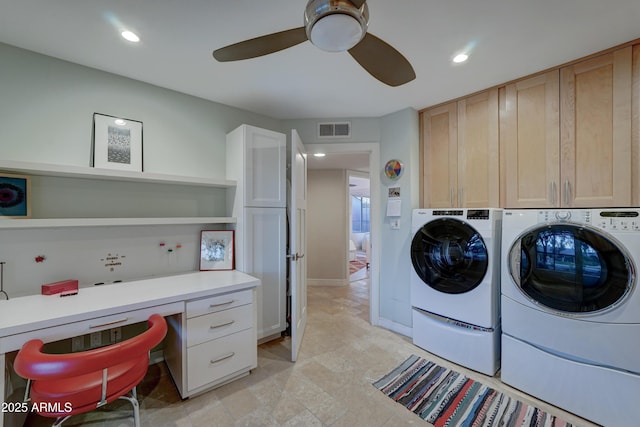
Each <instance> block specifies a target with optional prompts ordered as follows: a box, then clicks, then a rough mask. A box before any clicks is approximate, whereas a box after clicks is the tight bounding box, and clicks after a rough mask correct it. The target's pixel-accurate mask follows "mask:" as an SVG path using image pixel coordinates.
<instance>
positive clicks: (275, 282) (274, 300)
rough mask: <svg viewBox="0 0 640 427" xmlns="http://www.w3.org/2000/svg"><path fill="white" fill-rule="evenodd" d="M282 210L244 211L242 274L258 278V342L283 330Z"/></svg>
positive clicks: (283, 232) (283, 211)
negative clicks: (259, 282) (259, 283)
mask: <svg viewBox="0 0 640 427" xmlns="http://www.w3.org/2000/svg"><path fill="white" fill-rule="evenodd" d="M286 225H287V224H286V209H285V208H244V241H243V246H244V270H243V271H244V272H245V273H248V274H251V275H252V276H255V277H257V278H259V279H260V280H261V281H262V283H261V285H260V286H258V288H257V292H256V294H257V295H256V300H257V301H256V305H257V322H258V340H260V339H262V338H265V337H270V336H272V335H275V334H279V333H280V332H282V331H284V330H285V329H286V311H287V310H286V263H285V259H286V250H287V245H286V234H287V233H286Z"/></svg>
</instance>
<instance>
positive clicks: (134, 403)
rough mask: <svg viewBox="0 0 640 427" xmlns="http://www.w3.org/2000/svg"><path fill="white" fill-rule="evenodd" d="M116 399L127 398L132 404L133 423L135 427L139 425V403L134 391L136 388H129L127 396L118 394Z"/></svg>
mask: <svg viewBox="0 0 640 427" xmlns="http://www.w3.org/2000/svg"><path fill="white" fill-rule="evenodd" d="M118 399H124V400H128V401H129V402H130V403H131V405H132V406H133V425H134V426H135V427H140V404H139V403H138V394H137V393H136V388H135V387H134V388H132V389H131V397H129V396H126V395H125V396H120V397H119V398H118Z"/></svg>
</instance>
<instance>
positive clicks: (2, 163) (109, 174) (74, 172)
mask: <svg viewBox="0 0 640 427" xmlns="http://www.w3.org/2000/svg"><path fill="white" fill-rule="evenodd" d="M0 170H3V171H6V172H13V173H21V174H25V175H40V176H59V177H67V178H83V179H98V180H106V181H129V182H148V183H155V184H177V185H196V186H203V187H220V188H230V187H235V186H236V181H233V180H227V179H209V178H197V177H189V176H181V175H165V174H158V173H149V172H129V171H118V170H111V169H100V168H92V167H83V166H73V165H54V164H47V163H32V162H21V161H10V160H9V161H8V160H0Z"/></svg>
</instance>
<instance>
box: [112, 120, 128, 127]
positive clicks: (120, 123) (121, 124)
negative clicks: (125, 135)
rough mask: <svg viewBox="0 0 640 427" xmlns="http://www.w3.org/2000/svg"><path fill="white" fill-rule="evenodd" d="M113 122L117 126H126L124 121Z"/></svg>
mask: <svg viewBox="0 0 640 427" xmlns="http://www.w3.org/2000/svg"><path fill="white" fill-rule="evenodd" d="M114 122H115V124H117V125H118V126H124V125H126V124H127V122H125V121H124V120H122V119H115V121H114Z"/></svg>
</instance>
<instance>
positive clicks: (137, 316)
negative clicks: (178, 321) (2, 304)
mask: <svg viewBox="0 0 640 427" xmlns="http://www.w3.org/2000/svg"><path fill="white" fill-rule="evenodd" d="M183 310H184V303H182V302H176V303H171V304H163V305H158V306H154V307H147V308H143V309H140V310H135V311H127V312H124V313H118V314H112V315H109V316H103V317H96V318H93V319H88V320H82V321H80V322H72V323H65V324H63V325H59V326H52V327H50V328H43V329H38V330H35V331H29V332H23V333H21V334H16V335H10V336H7V337H2V338H0V353H6V352H9V351H13V350H19V349H20V348H21V347H22V345H23V344H24V343H26V342H27V341H29V340H32V339H42V340H43V341H44V342H53V341H58V340H61V339H65V338H71V337H76V336H79V335H85V334H90V333H92V332H98V331H104V330H106V329H111V328H115V327H117V326H124V325H131V324H133V323H138V322H144V321H146V320H147V319H149V316H151V315H152V314H154V313H158V314H159V315H161V316H169V315H171V314H175V313H181V312H182V311H183Z"/></svg>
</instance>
